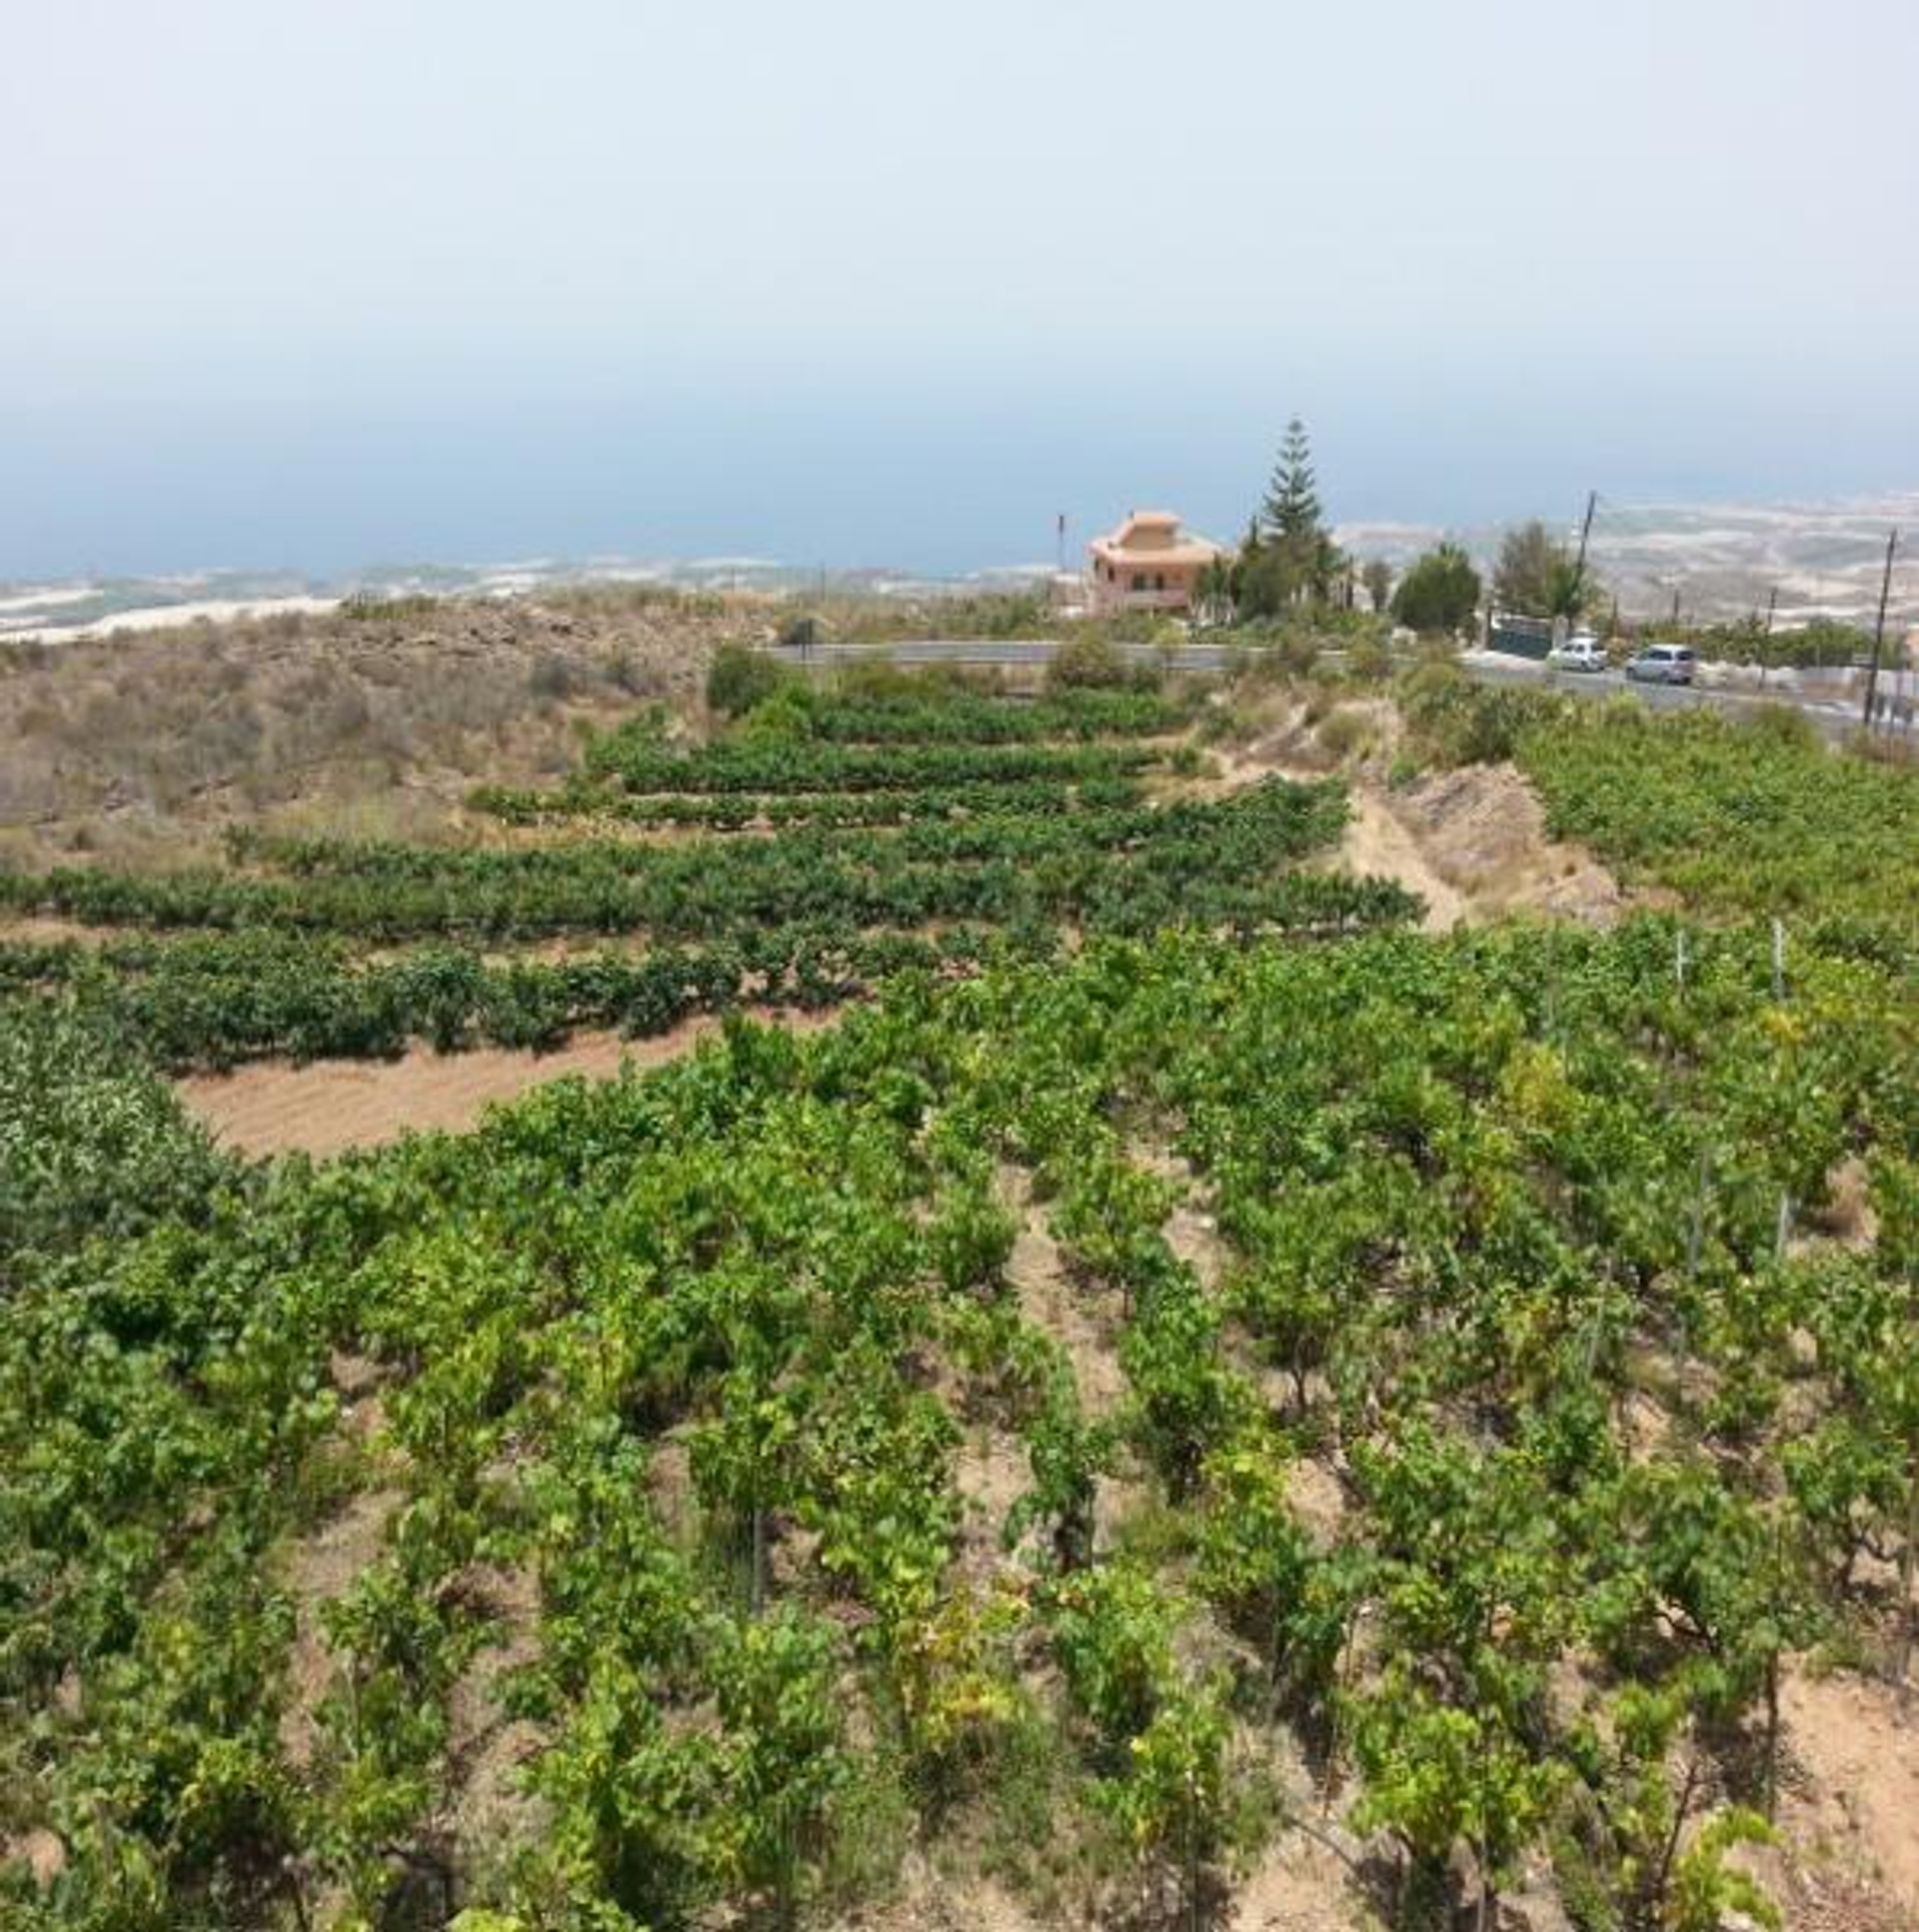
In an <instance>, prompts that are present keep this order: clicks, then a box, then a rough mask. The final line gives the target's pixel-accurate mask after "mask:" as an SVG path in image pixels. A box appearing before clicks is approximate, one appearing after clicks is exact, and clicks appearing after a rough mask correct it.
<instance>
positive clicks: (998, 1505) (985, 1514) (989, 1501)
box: [954, 1422, 1032, 1585]
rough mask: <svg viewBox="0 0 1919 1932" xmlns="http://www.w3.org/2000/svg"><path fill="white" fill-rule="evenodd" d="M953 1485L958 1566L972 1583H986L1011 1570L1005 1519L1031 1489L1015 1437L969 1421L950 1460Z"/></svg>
mask: <svg viewBox="0 0 1919 1932" xmlns="http://www.w3.org/2000/svg"><path fill="white" fill-rule="evenodd" d="M954 1485H955V1487H956V1488H957V1489H958V1490H959V1491H960V1507H961V1510H962V1514H961V1517H960V1556H959V1561H960V1570H961V1572H962V1573H963V1574H964V1575H966V1576H968V1577H969V1578H971V1579H972V1580H973V1581H974V1582H975V1583H977V1584H981V1585H983V1584H987V1583H989V1582H990V1581H991V1580H992V1578H993V1577H994V1576H996V1575H998V1574H1000V1573H1001V1572H1002V1571H1005V1570H1007V1569H1009V1568H1011V1567H1012V1559H1011V1557H1010V1556H1009V1555H1008V1554H1007V1552H1006V1548H1005V1543H1004V1537H1003V1532H1004V1530H1005V1526H1006V1518H1007V1516H1008V1515H1009V1514H1010V1513H1011V1511H1012V1506H1013V1504H1014V1503H1016V1502H1017V1501H1018V1500H1019V1498H1020V1497H1021V1496H1023V1495H1024V1494H1025V1493H1026V1491H1027V1490H1028V1489H1029V1488H1030V1487H1031V1486H1032V1483H1031V1471H1030V1469H1029V1467H1028V1465H1027V1461H1026V1452H1025V1449H1024V1447H1023V1445H1022V1444H1021V1443H1020V1440H1019V1438H1018V1437H1017V1436H1016V1435H1014V1434H1013V1433H1012V1432H1011V1431H1010V1430H1008V1429H1002V1428H999V1427H997V1426H996V1425H995V1424H993V1423H990V1422H974V1423H972V1424H971V1425H970V1426H969V1427H968V1428H967V1430H966V1433H965V1437H964V1439H963V1440H962V1441H961V1442H960V1451H959V1454H958V1456H957V1457H956V1459H955V1463H954Z"/></svg>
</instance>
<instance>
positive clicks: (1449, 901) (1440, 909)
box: [1336, 788, 1472, 933]
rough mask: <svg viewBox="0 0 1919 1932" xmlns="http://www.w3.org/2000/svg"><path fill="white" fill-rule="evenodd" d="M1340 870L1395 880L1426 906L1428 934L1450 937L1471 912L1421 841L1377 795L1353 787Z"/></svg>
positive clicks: (1463, 898)
mask: <svg viewBox="0 0 1919 1932" xmlns="http://www.w3.org/2000/svg"><path fill="white" fill-rule="evenodd" d="M1336 863H1337V869H1338V870H1339V871H1341V872H1348V873H1354V874H1357V875H1359V876H1360V877H1361V878H1365V877H1371V878H1374V879H1390V880H1392V881H1394V882H1395V883H1396V884H1398V885H1400V886H1403V887H1404V888H1405V889H1406V890H1407V892H1409V893H1417V894H1418V895H1419V897H1420V898H1421V899H1422V900H1424V901H1425V903H1426V916H1425V919H1424V921H1423V922H1422V925H1423V926H1424V928H1425V930H1426V931H1427V932H1428V933H1450V932H1451V931H1452V929H1453V928H1454V927H1455V926H1458V925H1460V924H1461V923H1462V922H1463V921H1464V920H1466V919H1467V917H1468V916H1469V915H1470V913H1471V910H1472V909H1471V907H1470V905H1469V904H1468V902H1467V900H1466V896H1465V895H1464V894H1463V893H1461V892H1459V891H1458V890H1457V889H1456V888H1454V887H1453V886H1452V885H1451V884H1450V883H1449V882H1448V881H1447V880H1446V879H1445V878H1444V876H1443V875H1442V874H1441V873H1440V872H1439V871H1438V870H1437V868H1436V867H1434V865H1433V864H1432V862H1431V861H1430V860H1429V859H1428V858H1427V857H1426V854H1425V852H1424V851H1423V850H1422V848H1421V846H1420V843H1419V841H1418V840H1417V839H1416V838H1415V837H1414V836H1413V835H1412V833H1411V832H1409V831H1408V830H1407V829H1406V827H1405V826H1404V825H1403V824H1402V823H1401V822H1400V820H1399V818H1398V815H1397V814H1396V813H1394V812H1393V810H1392V809H1391V807H1389V806H1388V805H1387V804H1386V803H1385V801H1384V800H1383V799H1381V798H1380V797H1379V795H1378V794H1377V793H1374V792H1369V791H1363V790H1359V789H1357V788H1355V789H1354V791H1353V794H1352V817H1351V819H1350V820H1349V821H1348V822H1347V825H1346V836H1345V838H1344V840H1343V841H1342V842H1341V843H1340V847H1339V853H1338V859H1337V862H1336Z"/></svg>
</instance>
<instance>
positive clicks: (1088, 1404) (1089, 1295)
mask: <svg viewBox="0 0 1919 1932" xmlns="http://www.w3.org/2000/svg"><path fill="white" fill-rule="evenodd" d="M998 1180H999V1189H1000V1194H1001V1197H1002V1198H1003V1199H1004V1200H1005V1202H1006V1204H1007V1206H1008V1207H1009V1208H1010V1209H1011V1211H1012V1213H1013V1214H1014V1216H1015V1217H1016V1218H1017V1220H1018V1224H1019V1232H1018V1234H1017V1235H1016V1236H1015V1237H1014V1239H1013V1244H1012V1255H1011V1258H1010V1259H1009V1260H1008V1261H1007V1263H1006V1279H1007V1280H1008V1282H1010V1283H1011V1286H1012V1289H1013V1292H1014V1294H1015V1295H1017V1297H1018V1301H1019V1312H1020V1314H1021V1315H1023V1316H1024V1317H1025V1319H1026V1320H1028V1321H1030V1322H1031V1323H1032V1324H1033V1326H1034V1327H1036V1328H1040V1329H1043V1330H1044V1331H1045V1332H1046V1333H1047V1334H1049V1335H1050V1336H1051V1337H1052V1338H1053V1340H1055V1341H1056V1342H1058V1344H1059V1345H1060V1347H1062V1348H1063V1349H1064V1350H1065V1351H1066V1357H1067V1359H1068V1360H1069V1361H1070V1362H1071V1363H1072V1372H1073V1376H1074V1379H1075V1381H1076V1382H1077V1384H1078V1389H1079V1405H1080V1407H1081V1408H1082V1409H1084V1411H1085V1412H1086V1414H1087V1415H1089V1416H1092V1417H1095V1418H1096V1417H1098V1416H1102V1415H1109V1414H1111V1413H1112V1411H1113V1410H1114V1409H1115V1408H1117V1407H1118V1405H1119V1403H1120V1401H1121V1400H1122V1398H1123V1397H1124V1395H1125V1392H1126V1375H1125V1370H1124V1369H1123V1368H1121V1367H1120V1365H1119V1353H1118V1349H1117V1347H1116V1346H1115V1334H1116V1323H1114V1322H1109V1321H1106V1320H1102V1319H1101V1317H1100V1312H1099V1310H1098V1309H1097V1308H1096V1306H1094V1305H1093V1303H1094V1302H1095V1301H1096V1299H1097V1295H1096V1292H1095V1290H1093V1289H1092V1288H1091V1287H1089V1286H1088V1285H1086V1284H1084V1283H1081V1282H1078V1281H1076V1280H1075V1279H1074V1278H1073V1275H1072V1273H1071V1271H1070V1270H1069V1269H1068V1267H1067V1265H1066V1258H1065V1253H1064V1251H1063V1250H1062V1249H1061V1247H1060V1245H1059V1243H1058V1242H1057V1241H1056V1240H1054V1239H1053V1236H1052V1230H1051V1228H1050V1227H1048V1226H1047V1224H1046V1214H1045V1209H1044V1208H1043V1207H1042V1206H1040V1204H1039V1203H1038V1202H1036V1201H1035V1200H1034V1199H1033V1198H1032V1183H1031V1181H1030V1179H1029V1178H1028V1176H1027V1175H1026V1174H1025V1173H1024V1172H1023V1171H1022V1170H1021V1169H1019V1168H1017V1167H1012V1166H1002V1167H1001V1168H1000V1169H999V1175H998ZM1107 1298H1108V1299H1110V1297H1107Z"/></svg>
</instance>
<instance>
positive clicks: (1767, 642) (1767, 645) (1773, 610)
mask: <svg viewBox="0 0 1919 1932" xmlns="http://www.w3.org/2000/svg"><path fill="white" fill-rule="evenodd" d="M1778 615H1779V586H1778V585H1777V584H1775V585H1774V586H1773V587H1772V589H1771V590H1770V591H1769V592H1768V593H1767V594H1766V631H1765V637H1764V639H1763V641H1762V642H1761V644H1760V646H1759V689H1760V690H1761V691H1764V690H1765V688H1766V673H1767V671H1768V670H1770V669H1771V665H1772V625H1773V620H1774V619H1775V618H1776V617H1778Z"/></svg>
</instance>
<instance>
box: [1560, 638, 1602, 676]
mask: <svg viewBox="0 0 1919 1932" xmlns="http://www.w3.org/2000/svg"><path fill="white" fill-rule="evenodd" d="M1546 662H1547V664H1549V665H1550V666H1552V668H1553V669H1554V670H1555V671H1603V670H1605V668H1606V647H1605V646H1604V645H1603V644H1601V643H1600V642H1599V640H1598V639H1597V638H1595V637H1594V636H1593V635H1592V633H1591V632H1590V631H1581V632H1579V633H1578V635H1577V636H1575V637H1570V638H1568V639H1567V640H1566V641H1565V643H1564V644H1555V645H1554V646H1553V647H1552V649H1551V650H1550V651H1548V652H1547V653H1546Z"/></svg>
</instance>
